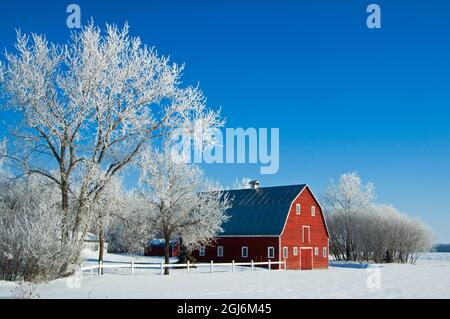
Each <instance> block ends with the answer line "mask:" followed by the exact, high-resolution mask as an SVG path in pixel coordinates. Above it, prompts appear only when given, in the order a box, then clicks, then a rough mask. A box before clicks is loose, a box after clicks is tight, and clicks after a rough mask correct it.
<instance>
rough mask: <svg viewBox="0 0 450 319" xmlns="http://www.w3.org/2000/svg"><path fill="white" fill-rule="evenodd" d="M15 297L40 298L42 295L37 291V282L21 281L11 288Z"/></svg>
mask: <svg viewBox="0 0 450 319" xmlns="http://www.w3.org/2000/svg"><path fill="white" fill-rule="evenodd" d="M11 293H12V295H13V297H14V298H17V299H38V298H40V295H39V294H38V293H37V291H36V284H34V283H31V282H25V281H19V282H18V283H17V284H16V286H15V287H14V288H13V289H11Z"/></svg>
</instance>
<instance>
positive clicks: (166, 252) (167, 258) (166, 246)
mask: <svg viewBox="0 0 450 319" xmlns="http://www.w3.org/2000/svg"><path fill="white" fill-rule="evenodd" d="M169 262H170V236H168V235H164V263H165V264H168V263H169ZM168 274H169V267H166V268H164V275H168Z"/></svg>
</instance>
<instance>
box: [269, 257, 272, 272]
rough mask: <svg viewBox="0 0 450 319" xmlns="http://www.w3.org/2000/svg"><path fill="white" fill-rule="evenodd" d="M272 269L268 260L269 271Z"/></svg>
mask: <svg viewBox="0 0 450 319" xmlns="http://www.w3.org/2000/svg"><path fill="white" fill-rule="evenodd" d="M271 269H272V267H271V266H270V259H269V270H271Z"/></svg>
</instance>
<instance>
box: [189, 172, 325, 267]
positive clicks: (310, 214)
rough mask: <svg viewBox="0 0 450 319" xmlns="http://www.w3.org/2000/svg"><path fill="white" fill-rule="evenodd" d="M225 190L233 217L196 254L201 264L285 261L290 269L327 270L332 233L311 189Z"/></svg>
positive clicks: (254, 185) (254, 187) (253, 187)
mask: <svg viewBox="0 0 450 319" xmlns="http://www.w3.org/2000/svg"><path fill="white" fill-rule="evenodd" d="M251 185H252V188H251V189H240V190H230V191H226V193H228V196H229V198H230V199H231V203H232V207H231V208H229V209H228V210H227V214H228V215H229V216H230V219H229V220H228V221H227V222H226V223H225V224H224V225H223V226H222V228H223V232H222V233H221V234H220V235H218V236H217V237H216V238H215V240H214V243H213V244H212V245H210V246H207V247H201V248H200V249H199V250H196V251H194V252H193V255H194V257H195V258H197V260H198V261H202V262H209V261H211V260H214V261H215V262H231V261H232V260H234V261H235V262H249V261H251V260H253V261H268V260H269V259H270V260H271V261H284V260H286V265H287V269H315V268H328V247H329V246H328V237H329V235H328V229H327V226H326V223H325V219H324V216H323V212H322V208H321V207H320V204H319V202H318V201H317V199H316V198H315V197H314V195H313V193H312V192H311V189H310V188H309V186H308V185H306V184H302V185H292V186H278V187H264V188H259V187H258V182H257V181H254V182H251Z"/></svg>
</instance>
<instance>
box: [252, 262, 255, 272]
mask: <svg viewBox="0 0 450 319" xmlns="http://www.w3.org/2000/svg"><path fill="white" fill-rule="evenodd" d="M254 269H255V265H254V264H253V259H252V271H253V270H254Z"/></svg>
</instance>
